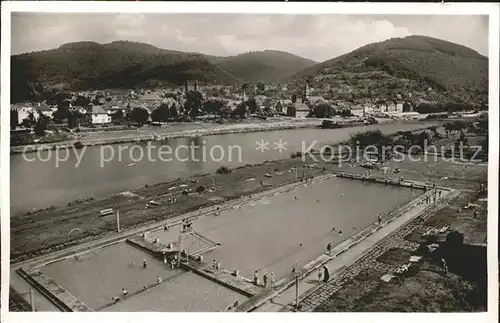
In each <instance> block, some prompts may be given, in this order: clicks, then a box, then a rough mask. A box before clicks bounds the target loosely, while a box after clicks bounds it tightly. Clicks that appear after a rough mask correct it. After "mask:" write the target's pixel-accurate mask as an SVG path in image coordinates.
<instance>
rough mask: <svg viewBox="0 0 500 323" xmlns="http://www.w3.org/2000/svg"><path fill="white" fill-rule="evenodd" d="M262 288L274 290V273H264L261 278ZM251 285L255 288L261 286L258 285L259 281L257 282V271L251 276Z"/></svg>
mask: <svg viewBox="0 0 500 323" xmlns="http://www.w3.org/2000/svg"><path fill="white" fill-rule="evenodd" d="M262 282H263V283H262V286H263V287H264V288H274V287H275V277H274V273H273V272H271V273H269V274H268V273H267V272H266V273H264V275H263V276H262ZM253 283H254V285H255V286H261V285H260V280H259V271H258V270H256V271H255V272H254V274H253Z"/></svg>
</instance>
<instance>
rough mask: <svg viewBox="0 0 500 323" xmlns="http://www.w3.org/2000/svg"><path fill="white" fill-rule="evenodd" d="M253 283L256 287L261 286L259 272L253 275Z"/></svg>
mask: <svg viewBox="0 0 500 323" xmlns="http://www.w3.org/2000/svg"><path fill="white" fill-rule="evenodd" d="M253 283H254V284H255V286H259V271H258V270H256V271H255V272H254V273H253Z"/></svg>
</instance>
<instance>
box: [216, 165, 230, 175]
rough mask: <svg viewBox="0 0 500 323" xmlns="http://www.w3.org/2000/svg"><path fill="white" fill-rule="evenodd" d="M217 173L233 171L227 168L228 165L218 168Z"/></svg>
mask: <svg viewBox="0 0 500 323" xmlns="http://www.w3.org/2000/svg"><path fill="white" fill-rule="evenodd" d="M216 173H217V174H229V173H231V170H230V169H229V168H227V167H226V166H221V167H219V169H217V172H216Z"/></svg>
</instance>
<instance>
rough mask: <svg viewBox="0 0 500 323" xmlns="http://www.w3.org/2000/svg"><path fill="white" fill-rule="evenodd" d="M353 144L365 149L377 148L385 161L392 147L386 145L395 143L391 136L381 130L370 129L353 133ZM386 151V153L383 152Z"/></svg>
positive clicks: (354, 146) (351, 141) (380, 156)
mask: <svg viewBox="0 0 500 323" xmlns="http://www.w3.org/2000/svg"><path fill="white" fill-rule="evenodd" d="M350 143H351V146H352V147H353V148H354V149H356V147H359V148H360V149H365V148H368V147H374V148H376V153H377V154H378V156H379V158H380V159H381V160H382V161H384V160H385V159H386V158H387V157H388V155H389V154H390V149H384V147H390V146H392V144H393V140H392V138H391V137H389V136H387V135H384V134H383V133H382V132H381V131H380V130H378V129H377V130H370V131H366V132H358V133H355V134H353V135H351V140H350ZM382 152H385V154H382Z"/></svg>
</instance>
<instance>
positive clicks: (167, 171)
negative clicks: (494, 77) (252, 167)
mask: <svg viewBox="0 0 500 323" xmlns="http://www.w3.org/2000/svg"><path fill="white" fill-rule="evenodd" d="M435 124H436V123H432V122H429V123H424V122H422V123H418V124H415V123H413V124H381V125H370V126H361V127H353V128H343V129H328V130H324V129H294V130H279V131H269V132H249V133H238V134H225V135H213V136H206V137H191V138H189V137H188V138H177V139H168V140H163V141H161V142H150V143H146V142H141V143H128V144H117V145H108V146H88V147H84V149H81V150H69V151H66V150H61V151H59V152H57V151H45V152H40V153H28V154H26V155H21V154H19V155H11V156H10V167H11V174H10V178H11V189H10V196H11V216H12V215H16V214H20V213H24V212H27V211H29V210H32V209H38V208H43V207H48V206H52V205H64V204H66V203H67V202H68V201H73V200H76V199H81V198H88V197H99V196H106V195H110V194H112V193H117V192H121V191H125V190H133V189H135V188H139V187H141V186H144V185H145V184H155V183H159V182H165V181H169V180H173V179H176V178H178V177H185V176H189V175H195V174H201V173H214V172H215V171H216V170H217V168H219V167H220V166H222V165H224V166H228V167H236V166H240V165H245V164H255V163H262V162H264V161H266V160H276V159H283V158H289V157H290V154H291V153H293V152H296V151H301V150H302V147H303V146H305V147H312V148H315V149H319V148H320V147H321V145H325V144H334V143H339V142H342V141H345V140H348V139H349V137H350V134H352V133H355V132H358V131H366V130H373V129H380V130H381V131H382V132H384V133H387V134H389V133H394V132H397V131H406V130H414V129H418V128H423V127H428V126H431V125H435ZM261 140H262V142H263V143H264V144H265V143H268V144H267V145H264V146H263V151H262V152H261V150H258V149H256V148H258V146H257V142H261ZM280 140H281V144H282V146H281V148H282V149H281V151H280V149H278V148H279V147H278V144H279V143H280ZM192 147H193V148H192ZM266 148H267V149H266ZM141 153H142V155H143V158H140V157H141Z"/></svg>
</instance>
